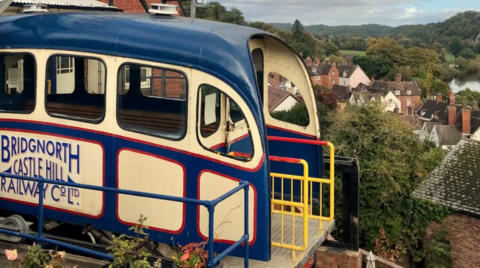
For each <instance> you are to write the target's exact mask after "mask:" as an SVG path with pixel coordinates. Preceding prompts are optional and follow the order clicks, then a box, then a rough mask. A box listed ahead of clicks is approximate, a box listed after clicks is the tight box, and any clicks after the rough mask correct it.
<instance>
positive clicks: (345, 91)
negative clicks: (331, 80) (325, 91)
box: [332, 85, 352, 101]
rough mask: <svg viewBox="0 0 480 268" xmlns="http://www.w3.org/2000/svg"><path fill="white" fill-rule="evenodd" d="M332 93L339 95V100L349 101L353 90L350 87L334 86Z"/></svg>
mask: <svg viewBox="0 0 480 268" xmlns="http://www.w3.org/2000/svg"><path fill="white" fill-rule="evenodd" d="M332 92H333V93H334V94H335V95H337V97H338V99H339V100H341V101H348V100H350V96H351V95H352V88H351V87H348V86H342V85H334V86H333V87H332Z"/></svg>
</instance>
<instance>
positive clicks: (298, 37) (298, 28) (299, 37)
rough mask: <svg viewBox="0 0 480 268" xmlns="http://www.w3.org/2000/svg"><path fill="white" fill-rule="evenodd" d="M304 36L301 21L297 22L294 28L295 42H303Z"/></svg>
mask: <svg viewBox="0 0 480 268" xmlns="http://www.w3.org/2000/svg"><path fill="white" fill-rule="evenodd" d="M304 34H305V30H304V29H303V25H302V23H301V22H300V21H299V20H295V23H293V28H292V35H293V40H295V42H303V37H304Z"/></svg>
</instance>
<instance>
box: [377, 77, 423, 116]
mask: <svg viewBox="0 0 480 268" xmlns="http://www.w3.org/2000/svg"><path fill="white" fill-rule="evenodd" d="M370 88H371V89H380V90H388V91H391V92H393V94H395V96H396V97H397V98H398V99H399V100H400V102H401V107H400V113H402V114H407V113H408V107H413V109H416V108H417V107H419V106H420V105H421V104H422V102H421V98H420V95H421V92H422V91H421V89H420V88H419V87H418V85H417V83H415V81H413V82H406V81H403V80H402V74H396V75H395V81H394V82H385V81H378V80H375V81H373V82H372V84H371V85H370V86H369V89H370Z"/></svg>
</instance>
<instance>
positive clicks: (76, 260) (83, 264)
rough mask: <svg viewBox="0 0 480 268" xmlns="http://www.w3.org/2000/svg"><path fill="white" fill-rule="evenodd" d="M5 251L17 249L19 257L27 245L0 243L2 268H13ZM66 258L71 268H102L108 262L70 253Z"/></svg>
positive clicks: (0, 265)
mask: <svg viewBox="0 0 480 268" xmlns="http://www.w3.org/2000/svg"><path fill="white" fill-rule="evenodd" d="M5 249H17V251H18V253H19V255H21V254H22V253H24V252H25V251H26V250H27V245H21V244H10V243H6V242H2V241H0V267H2V268H4V267H5V268H8V267H12V266H11V265H12V262H11V261H9V260H7V258H6V257H5ZM66 258H67V265H68V266H70V267H71V268H72V267H75V265H76V266H77V268H101V267H102V266H103V265H104V264H106V262H103V261H100V260H96V259H91V258H86V257H82V256H77V255H72V254H68V253H67V255H66Z"/></svg>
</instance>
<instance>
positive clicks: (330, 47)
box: [323, 42, 340, 55]
mask: <svg viewBox="0 0 480 268" xmlns="http://www.w3.org/2000/svg"><path fill="white" fill-rule="evenodd" d="M323 51H324V53H325V55H340V50H339V49H338V47H337V45H335V44H334V43H333V42H326V43H325V46H324V47H323Z"/></svg>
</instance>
